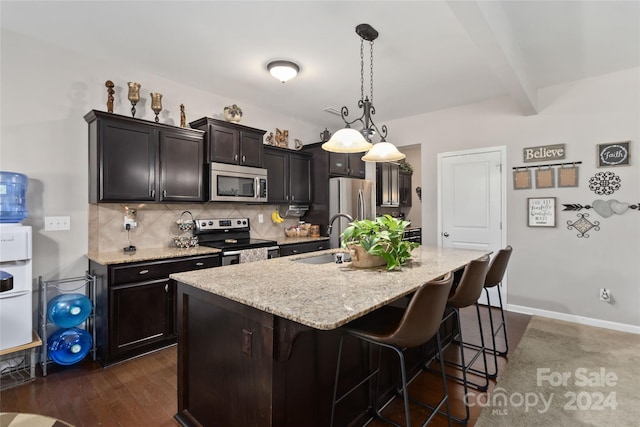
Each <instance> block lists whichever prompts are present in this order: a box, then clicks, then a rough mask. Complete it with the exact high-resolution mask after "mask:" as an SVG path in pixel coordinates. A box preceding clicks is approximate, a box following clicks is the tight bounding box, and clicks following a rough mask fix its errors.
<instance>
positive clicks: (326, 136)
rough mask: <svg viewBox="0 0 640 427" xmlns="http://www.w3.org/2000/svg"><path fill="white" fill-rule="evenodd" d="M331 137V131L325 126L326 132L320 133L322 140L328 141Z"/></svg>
mask: <svg viewBox="0 0 640 427" xmlns="http://www.w3.org/2000/svg"><path fill="white" fill-rule="evenodd" d="M329 138H331V132H329V129H327V128H324V132H322V133H321V134H320V141H322V142H327V141H328V140H329Z"/></svg>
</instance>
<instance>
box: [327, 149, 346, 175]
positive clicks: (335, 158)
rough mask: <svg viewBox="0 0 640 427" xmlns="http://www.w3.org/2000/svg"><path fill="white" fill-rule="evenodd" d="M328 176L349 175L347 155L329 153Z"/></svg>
mask: <svg viewBox="0 0 640 427" xmlns="http://www.w3.org/2000/svg"><path fill="white" fill-rule="evenodd" d="M329 175H332V176H348V175H349V156H348V154H347V153H329Z"/></svg>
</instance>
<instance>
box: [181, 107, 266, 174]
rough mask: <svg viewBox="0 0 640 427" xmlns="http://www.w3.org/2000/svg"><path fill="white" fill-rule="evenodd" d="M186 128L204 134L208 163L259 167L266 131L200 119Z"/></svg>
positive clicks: (206, 118) (207, 118) (261, 165)
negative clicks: (198, 130) (197, 130)
mask: <svg viewBox="0 0 640 427" xmlns="http://www.w3.org/2000/svg"><path fill="white" fill-rule="evenodd" d="M189 125H190V126H191V127H192V128H194V129H200V130H203V131H205V132H206V141H207V143H206V158H207V161H208V162H217V163H229V164H233V165H241V166H253V167H260V168H261V167H263V161H264V160H263V153H264V150H263V145H264V143H263V136H264V134H265V132H266V131H264V130H260V129H254V128H251V127H248V126H243V125H239V124H237V123H231V122H226V121H224V120H216V119H212V118H210V117H202V118H201V119H198V120H196V121H194V122H191V123H189Z"/></svg>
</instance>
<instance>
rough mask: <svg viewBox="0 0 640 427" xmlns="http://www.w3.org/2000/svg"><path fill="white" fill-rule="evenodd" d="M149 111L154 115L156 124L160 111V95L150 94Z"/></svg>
mask: <svg viewBox="0 0 640 427" xmlns="http://www.w3.org/2000/svg"><path fill="white" fill-rule="evenodd" d="M151 109H152V110H153V112H154V113H156V123H158V121H159V119H158V114H160V111H162V94H161V93H157V92H152V93H151Z"/></svg>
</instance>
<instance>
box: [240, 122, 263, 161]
mask: <svg viewBox="0 0 640 427" xmlns="http://www.w3.org/2000/svg"><path fill="white" fill-rule="evenodd" d="M263 152H264V147H263V143H262V134H259V133H253V132H247V131H240V159H239V161H240V164H241V165H243V166H253V167H258V168H261V167H262V166H263Z"/></svg>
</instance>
